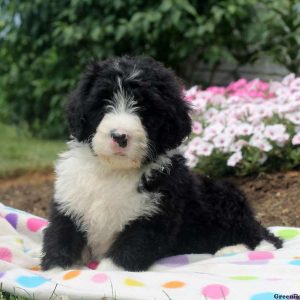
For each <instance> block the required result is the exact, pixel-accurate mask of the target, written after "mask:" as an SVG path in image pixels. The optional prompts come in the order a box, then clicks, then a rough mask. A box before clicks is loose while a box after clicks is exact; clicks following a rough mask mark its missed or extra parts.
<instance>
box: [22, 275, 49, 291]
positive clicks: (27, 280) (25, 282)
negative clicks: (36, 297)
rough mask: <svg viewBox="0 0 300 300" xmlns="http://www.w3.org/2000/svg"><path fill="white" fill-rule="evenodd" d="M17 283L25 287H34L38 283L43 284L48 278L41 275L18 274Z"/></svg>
mask: <svg viewBox="0 0 300 300" xmlns="http://www.w3.org/2000/svg"><path fill="white" fill-rule="evenodd" d="M16 281H17V283H18V284H20V285H22V286H24V287H26V288H35V287H38V286H39V285H42V284H44V283H45V282H48V281H49V279H46V278H44V277H41V276H20V277H18V278H17V280H16Z"/></svg>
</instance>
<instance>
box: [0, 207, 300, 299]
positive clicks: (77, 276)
mask: <svg viewBox="0 0 300 300" xmlns="http://www.w3.org/2000/svg"><path fill="white" fill-rule="evenodd" d="M0 216H1V218H0V281H1V286H0V287H1V289H2V290H3V291H7V292H10V293H12V294H13V295H18V296H23V297H25V298H26V299H118V300H119V299H128V300H134V299H140V300H148V299H149V300H170V299H172V300H188V299H193V300H197V299H199V300H200V299H203V300H211V299H226V300H230V299H234V300H243V299H249V300H271V299H272V300H274V299H288V298H280V296H292V297H296V296H297V295H299V297H300V229H299V228H291V227H272V228H271V230H272V231H273V232H274V233H275V234H276V235H278V236H280V237H282V238H283V239H284V240H285V243H284V248H283V249H280V250H277V251H272V252H271V251H249V252H245V253H240V254H235V255H227V256H223V257H214V256H212V255H208V254H201V255H199V254H197V255H196V254H193V255H180V256H174V257H168V258H164V259H162V260H160V261H158V262H157V263H156V264H155V265H154V266H153V267H152V268H151V269H150V270H149V271H148V272H137V273H133V272H99V271H97V268H96V267H97V264H98V263H99V262H95V261H92V262H90V263H89V264H88V265H87V266H85V267H82V268H81V269H72V270H65V271H57V272H52V273H45V272H42V271H41V270H40V267H39V263H40V255H41V243H42V235H43V228H44V227H45V226H47V221H46V220H45V219H41V218H39V217H36V216H33V215H30V214H28V213H25V212H22V211H19V210H16V209H13V208H10V207H6V206H3V205H2V204H0ZM53 251H55V249H53ZM100 264H101V261H100ZM290 299H300V298H290Z"/></svg>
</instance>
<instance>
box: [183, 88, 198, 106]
mask: <svg viewBox="0 0 300 300" xmlns="http://www.w3.org/2000/svg"><path fill="white" fill-rule="evenodd" d="M197 92H198V87H197V86H193V87H191V88H190V89H189V90H186V91H185V93H184V96H185V100H187V101H189V102H190V101H193V100H195V98H196V96H197Z"/></svg>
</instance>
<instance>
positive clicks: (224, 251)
mask: <svg viewBox="0 0 300 300" xmlns="http://www.w3.org/2000/svg"><path fill="white" fill-rule="evenodd" d="M246 251H249V249H248V248H247V246H246V245H244V244H237V245H233V246H228V247H223V248H221V249H220V250H218V251H217V252H216V253H215V256H224V255H230V254H237V253H242V252H246Z"/></svg>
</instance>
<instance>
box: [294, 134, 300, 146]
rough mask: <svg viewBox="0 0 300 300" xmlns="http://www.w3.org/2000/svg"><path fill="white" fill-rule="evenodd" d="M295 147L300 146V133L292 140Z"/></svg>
mask: <svg viewBox="0 0 300 300" xmlns="http://www.w3.org/2000/svg"><path fill="white" fill-rule="evenodd" d="M292 144H293V145H300V132H298V133H297V134H296V135H294V137H293V139H292Z"/></svg>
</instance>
